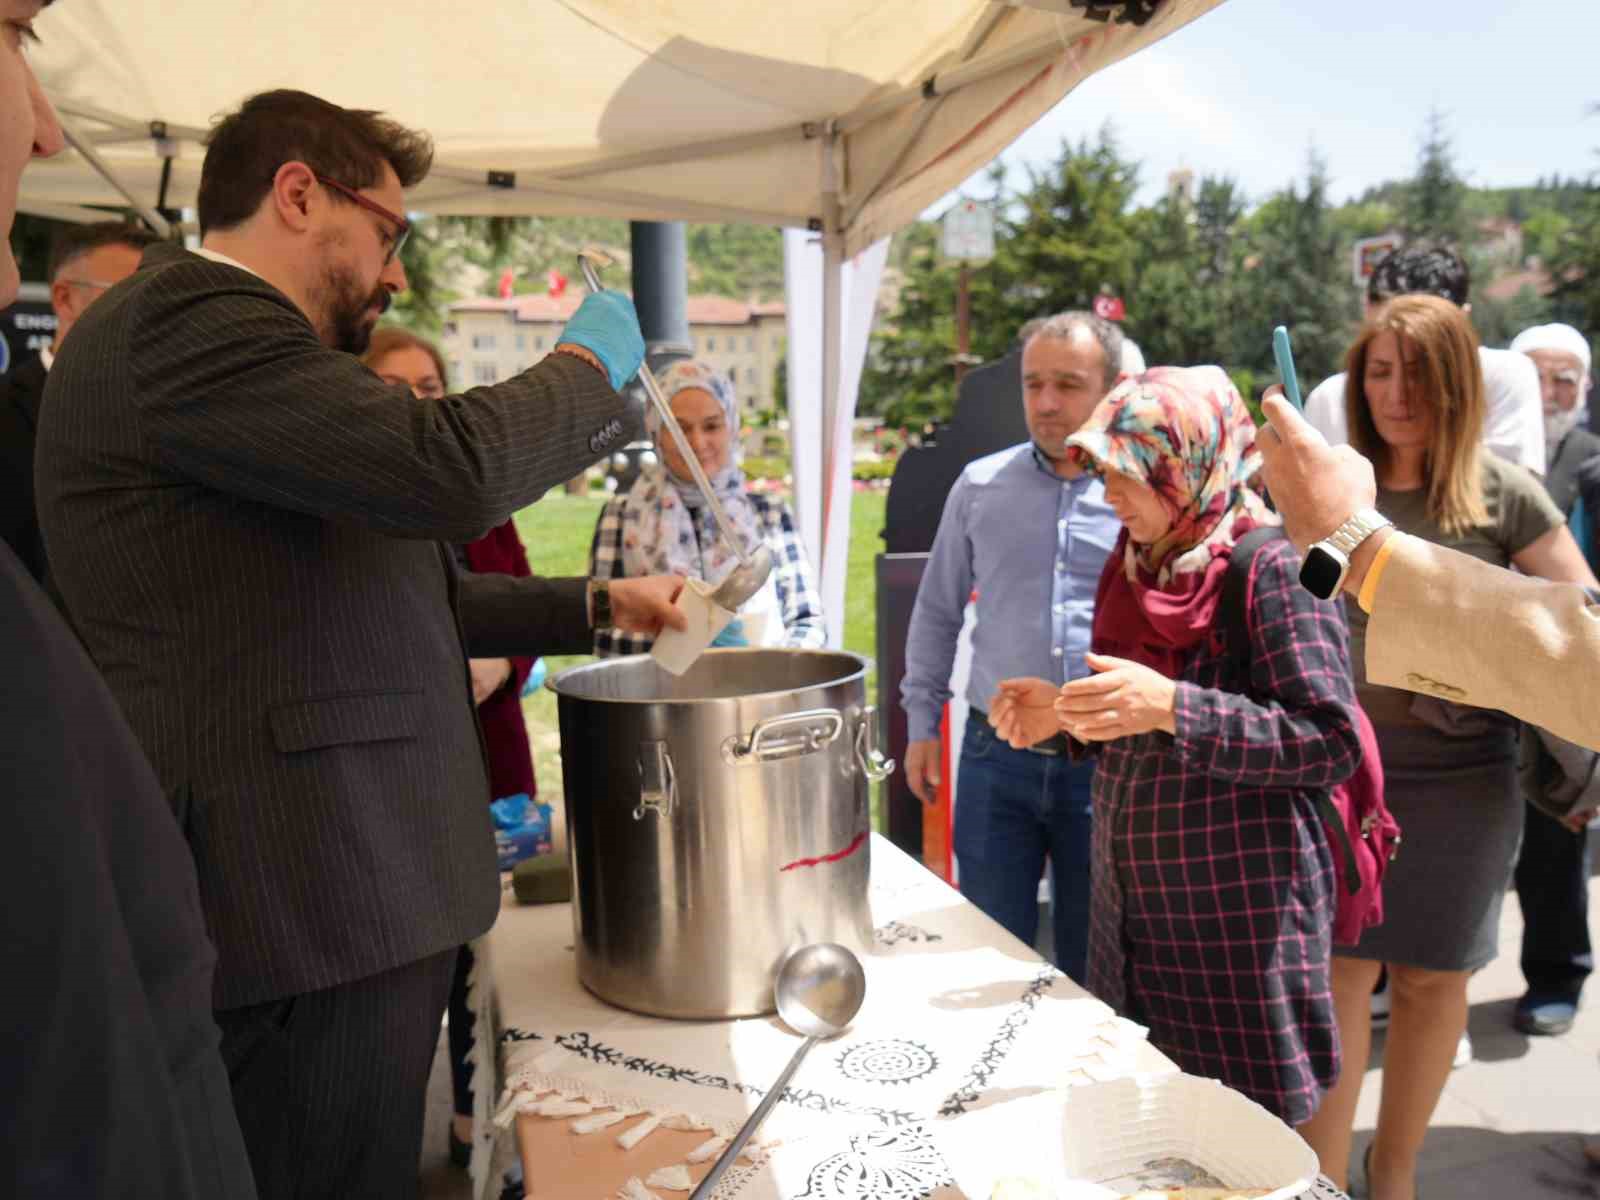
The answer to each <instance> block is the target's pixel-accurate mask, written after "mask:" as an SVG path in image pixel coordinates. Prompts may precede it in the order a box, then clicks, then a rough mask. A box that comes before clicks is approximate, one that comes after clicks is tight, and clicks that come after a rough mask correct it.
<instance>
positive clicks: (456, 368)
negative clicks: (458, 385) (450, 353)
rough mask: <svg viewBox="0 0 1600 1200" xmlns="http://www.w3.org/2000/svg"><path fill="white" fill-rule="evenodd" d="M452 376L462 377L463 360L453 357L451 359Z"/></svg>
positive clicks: (455, 377)
mask: <svg viewBox="0 0 1600 1200" xmlns="http://www.w3.org/2000/svg"><path fill="white" fill-rule="evenodd" d="M450 378H451V379H460V378H461V360H460V359H459V358H452V359H451V360H450Z"/></svg>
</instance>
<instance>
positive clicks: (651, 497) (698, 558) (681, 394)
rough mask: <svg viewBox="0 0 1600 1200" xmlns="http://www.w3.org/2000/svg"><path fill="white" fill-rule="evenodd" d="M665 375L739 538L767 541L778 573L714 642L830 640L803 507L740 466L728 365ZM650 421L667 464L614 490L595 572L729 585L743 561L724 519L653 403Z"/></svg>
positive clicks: (614, 641)
mask: <svg viewBox="0 0 1600 1200" xmlns="http://www.w3.org/2000/svg"><path fill="white" fill-rule="evenodd" d="M659 382H660V384H661V392H662V395H664V396H665V397H666V398H667V403H668V405H669V406H670V407H671V409H672V415H673V416H674V417H676V418H677V420H678V424H679V425H681V426H682V427H683V432H684V436H685V438H686V439H687V440H688V442H689V447H690V449H691V450H693V452H694V454H695V457H696V458H697V459H699V461H700V466H701V469H702V470H704V471H705V474H706V478H707V479H709V480H710V481H711V486H712V488H713V489H714V490H715V491H716V493H717V499H719V500H720V501H722V507H723V510H724V511H725V512H726V513H727V514H728V520H729V521H730V522H731V524H732V525H733V528H734V536H735V537H737V538H738V539H739V540H740V542H742V543H743V544H744V545H745V546H746V547H753V546H755V545H756V544H757V543H759V542H762V541H764V542H766V543H767V546H768V547H769V548H770V549H771V551H772V559H773V567H772V574H771V575H769V576H767V581H766V583H765V584H763V585H762V587H761V590H760V591H758V592H757V593H756V594H755V595H754V596H752V597H750V599H749V600H747V601H745V603H744V606H743V607H742V608H740V610H739V615H738V617H737V619H735V620H734V621H732V622H731V623H730V624H729V625H728V627H727V628H726V629H724V630H723V631H722V633H721V634H720V635H719V636H718V637H717V640H716V641H715V642H713V643H712V644H713V645H717V646H746V645H750V646H788V647H805V648H816V647H820V646H823V645H825V644H826V642H827V630H826V628H825V627H824V625H823V622H822V605H821V603H820V602H819V600H818V597H817V589H816V585H815V583H814V582H813V581H812V575H811V567H810V565H809V564H808V563H807V562H806V553H805V547H804V545H803V544H802V543H801V541H800V537H799V534H797V533H796V532H795V525H794V514H793V513H792V512H791V511H790V510H789V506H788V505H787V504H785V503H784V502H783V501H782V500H780V499H777V498H776V497H773V496H768V495H764V494H762V493H760V492H755V491H752V490H751V489H750V488H749V487H748V486H746V484H745V478H744V472H743V471H741V470H740V469H739V461H740V459H741V458H742V457H743V455H742V454H741V452H740V447H739V399H738V397H737V395H735V393H734V390H733V384H732V383H730V382H729V380H728V377H727V376H726V375H724V374H723V373H722V372H721V371H718V370H716V369H715V368H714V367H711V366H708V365H707V364H705V363H702V362H699V361H696V360H693V359H686V360H683V361H680V362H676V363H673V364H672V366H670V367H668V368H667V369H666V371H664V372H663V373H662V374H661V376H660V380H659ZM645 428H646V429H647V430H648V432H649V433H650V435H651V436H652V437H653V438H654V439H655V443H656V449H657V451H658V452H659V453H660V461H659V462H658V463H656V465H654V466H651V467H647V468H646V469H645V470H644V471H642V472H641V473H640V475H639V477H638V478H637V479H635V480H634V481H633V486H632V487H631V488H629V489H628V491H627V493H626V494H625V495H621V496H616V497H613V498H612V499H611V500H610V501H609V502H608V503H607V504H606V506H605V508H604V509H603V510H602V511H601V513H600V520H599V522H598V524H596V526H595V531H594V543H593V545H592V546H591V547H590V550H589V574H590V575H591V576H592V577H594V578H596V579H623V578H630V577H634V576H639V575H655V574H659V573H660V572H661V571H663V570H666V571H670V572H672V573H674V574H678V575H683V576H686V577H689V578H693V579H704V580H705V581H706V582H708V583H712V584H716V583H720V582H721V581H722V579H723V577H724V576H726V575H727V574H728V572H730V571H732V570H733V568H734V567H735V566H737V565H738V559H737V558H736V557H735V556H734V554H733V552H732V551H730V550H729V549H728V547H727V544H726V543H725V542H724V541H723V540H722V539H721V538H720V537H719V536H718V530H717V519H716V517H714V516H713V515H712V514H711V511H710V508H709V506H708V505H707V504H706V502H705V498H704V497H703V496H701V495H700V489H699V488H698V487H696V486H695V482H694V476H693V474H692V473H691V472H690V469H689V465H688V464H687V463H686V462H684V460H683V456H682V455H681V454H679V452H678V447H677V443H676V442H675V441H674V440H673V438H672V435H671V434H669V433H667V432H666V431H664V430H663V429H662V428H661V419H660V417H658V416H657V415H656V413H655V410H654V409H646V410H645ZM650 644H651V639H650V638H648V637H644V636H642V635H638V634H628V633H623V632H621V631H620V630H615V629H597V630H595V638H594V652H595V653H596V654H598V655H601V656H602V657H610V656H614V655H619V654H642V653H644V652H645V651H647V650H649V649H650Z"/></svg>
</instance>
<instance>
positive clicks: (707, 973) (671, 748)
mask: <svg viewBox="0 0 1600 1200" xmlns="http://www.w3.org/2000/svg"><path fill="white" fill-rule="evenodd" d="M866 665H867V664H866V661H865V660H864V659H862V658H860V657H858V656H856V655H854V654H842V653H834V652H826V651H812V650H712V651H710V652H709V653H707V654H705V655H704V656H703V657H702V658H701V659H700V660H699V661H698V662H696V663H695V665H694V666H692V667H691V668H690V669H689V670H688V671H687V672H686V673H685V674H683V675H682V676H674V675H671V674H669V673H668V672H666V671H663V670H662V669H661V668H660V667H658V666H656V664H655V662H654V660H653V659H651V658H650V657H648V656H635V657H631V658H616V659H609V660H605V661H601V662H596V663H592V664H589V665H586V666H581V667H574V668H573V669H572V670H570V671H564V672H562V673H561V674H560V675H558V676H556V677H555V678H554V679H552V680H550V682H549V683H548V684H547V685H546V686H548V687H549V688H550V689H551V690H552V691H554V692H555V693H556V695H557V696H558V697H559V702H558V707H559V710H560V716H561V762H562V774H563V776H564V779H565V788H566V803H567V833H568V844H569V847H570V851H569V852H570V854H571V857H572V869H573V905H572V913H573V926H574V933H575V935H576V939H577V943H576V945H577V960H578V977H579V978H580V979H581V980H582V981H583V984H584V986H585V987H587V988H588V989H589V990H590V991H592V992H593V993H594V994H595V995H597V996H599V997H600V998H601V999H603V1000H607V1001H609V1002H611V1003H613V1004H617V1005H620V1006H622V1007H623V1008H629V1009H634V1010H636V1011H639V1012H646V1013H651V1014H654V1015H657V1016H668V1017H698V1018H712V1017H735V1016H750V1015H755V1014H759V1013H769V1012H772V1011H773V1010H774V1007H775V1005H774V1002H773V996H772V984H773V979H774V976H775V975H776V972H777V969H778V966H779V964H780V963H782V961H783V959H784V957H785V956H786V955H787V954H788V952H789V951H791V950H793V949H795V948H796V947H798V946H800V945H803V944H805V943H808V942H843V943H844V944H845V945H847V946H851V947H853V948H855V949H857V950H861V951H865V950H866V949H867V948H868V947H869V945H870V942H871V938H872V921H871V915H870V912H869V910H868V905H867V861H868V841H867V832H868V815H867V793H868V783H869V782H870V781H871V780H874V779H880V778H882V777H883V776H885V775H887V774H888V773H889V771H890V770H892V769H893V764H892V763H886V762H885V761H884V760H883V758H882V757H881V756H880V755H879V753H878V751H877V737H878V731H877V719H876V716H877V714H876V711H875V710H874V709H873V708H872V707H871V706H870V705H868V704H867V703H866V685H865V681H866Z"/></svg>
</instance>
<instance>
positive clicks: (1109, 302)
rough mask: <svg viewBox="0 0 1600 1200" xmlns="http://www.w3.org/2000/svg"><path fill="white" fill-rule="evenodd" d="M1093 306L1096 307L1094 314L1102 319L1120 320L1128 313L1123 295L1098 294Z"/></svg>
mask: <svg viewBox="0 0 1600 1200" xmlns="http://www.w3.org/2000/svg"><path fill="white" fill-rule="evenodd" d="M1091 307H1092V308H1093V309H1094V315H1095V316H1097V317H1099V318H1100V319H1101V320H1102V321H1120V320H1122V318H1123V317H1125V316H1127V315H1128V310H1127V307H1126V306H1125V305H1124V304H1123V303H1122V297H1121V296H1096V297H1095V298H1094V304H1093V305H1092V306H1091Z"/></svg>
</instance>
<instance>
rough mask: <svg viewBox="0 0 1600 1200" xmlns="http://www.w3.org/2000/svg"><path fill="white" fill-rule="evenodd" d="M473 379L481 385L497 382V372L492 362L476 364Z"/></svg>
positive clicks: (473, 369)
mask: <svg viewBox="0 0 1600 1200" xmlns="http://www.w3.org/2000/svg"><path fill="white" fill-rule="evenodd" d="M472 377H473V379H475V380H476V381H477V382H478V383H479V384H490V383H493V382H494V381H495V370H494V364H493V363H492V362H480V363H474V364H473V367H472Z"/></svg>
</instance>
